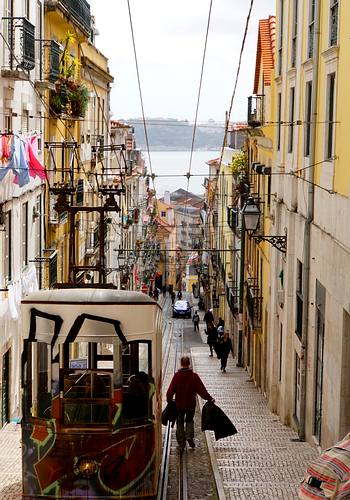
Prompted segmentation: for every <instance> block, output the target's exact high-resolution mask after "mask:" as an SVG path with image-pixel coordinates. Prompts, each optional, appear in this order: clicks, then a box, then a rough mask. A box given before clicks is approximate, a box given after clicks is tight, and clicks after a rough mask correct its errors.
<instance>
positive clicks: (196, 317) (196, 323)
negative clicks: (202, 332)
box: [192, 311, 199, 332]
mask: <svg viewBox="0 0 350 500" xmlns="http://www.w3.org/2000/svg"><path fill="white" fill-rule="evenodd" d="M192 321H193V330H194V331H196V330H197V332H199V315H198V311H196V312H195V313H194V315H193V318H192Z"/></svg>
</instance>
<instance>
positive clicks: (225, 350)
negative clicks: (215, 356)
mask: <svg viewBox="0 0 350 500" xmlns="http://www.w3.org/2000/svg"><path fill="white" fill-rule="evenodd" d="M230 352H231V353H232V357H233V347H232V342H231V339H230V335H229V333H228V332H225V333H224V335H223V336H222V338H221V340H220V341H219V344H218V353H219V356H220V361H221V371H222V372H224V373H225V372H226V365H227V358H228V355H229V354H230Z"/></svg>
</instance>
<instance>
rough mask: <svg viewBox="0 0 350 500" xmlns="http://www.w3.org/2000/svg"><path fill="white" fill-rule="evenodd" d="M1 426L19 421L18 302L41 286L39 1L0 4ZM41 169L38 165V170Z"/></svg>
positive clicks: (0, 1)
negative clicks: (11, 421) (29, 148)
mask: <svg viewBox="0 0 350 500" xmlns="http://www.w3.org/2000/svg"><path fill="white" fill-rule="evenodd" d="M0 13H1V18H2V19H1V33H2V37H3V39H2V41H1V44H0V45H1V47H2V48H1V50H0V67H1V80H0V124H1V127H0V132H1V136H0V139H1V143H0V144H1V148H0V150H1V164H0V178H1V180H0V281H1V284H0V288H1V291H0V370H1V373H2V377H1V380H0V393H1V399H2V404H1V407H0V426H1V425H4V424H5V423H6V422H8V421H10V420H16V419H18V417H19V416H20V407H21V402H20V359H21V351H22V332H21V317H20V300H21V298H22V297H23V295H24V294H26V293H28V292H30V291H33V290H35V289H37V287H40V286H42V285H43V283H44V280H45V272H46V267H45V266H46V260H45V258H44V255H45V252H44V224H43V217H44V213H43V207H44V182H45V173H44V170H43V169H41V168H40V167H38V168H39V170H37V171H35V169H33V164H34V163H35V161H34V163H31V162H28V161H26V158H28V155H29V153H28V149H27V148H28V144H29V143H30V144H31V146H32V153H33V154H34V157H35V158H36V159H37V160H38V162H39V164H41V165H42V166H43V163H44V160H43V151H42V150H43V141H42V138H43V127H44V119H43V116H44V106H43V102H42V100H41V97H40V93H39V90H37V89H36V85H37V82H38V81H40V80H41V81H42V80H44V75H43V73H42V69H43V68H42V65H41V64H40V57H41V51H40V47H41V42H40V40H41V39H42V33H43V2H40V1H37V0H28V1H26V2H19V1H14V0H0ZM37 165H38V164H37Z"/></svg>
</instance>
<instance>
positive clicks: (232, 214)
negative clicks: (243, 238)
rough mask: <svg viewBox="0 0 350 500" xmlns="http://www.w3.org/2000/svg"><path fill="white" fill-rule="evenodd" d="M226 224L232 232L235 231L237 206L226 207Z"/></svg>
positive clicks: (237, 221)
mask: <svg viewBox="0 0 350 500" xmlns="http://www.w3.org/2000/svg"><path fill="white" fill-rule="evenodd" d="M227 224H228V226H229V227H230V228H231V229H232V231H233V232H236V231H237V229H238V225H239V220H238V209H237V207H227Z"/></svg>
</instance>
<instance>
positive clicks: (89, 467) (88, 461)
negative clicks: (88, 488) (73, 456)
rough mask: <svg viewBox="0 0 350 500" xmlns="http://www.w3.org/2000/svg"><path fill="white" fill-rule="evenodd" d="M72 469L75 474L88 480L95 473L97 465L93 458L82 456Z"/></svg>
mask: <svg viewBox="0 0 350 500" xmlns="http://www.w3.org/2000/svg"><path fill="white" fill-rule="evenodd" d="M74 469H75V473H76V474H81V475H82V476H83V477H87V478H89V477H91V476H94V475H95V474H96V473H97V471H98V464H97V462H96V461H95V460H94V459H93V458H91V457H88V456H83V457H79V458H78V459H77V461H76V464H75V467H74Z"/></svg>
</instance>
